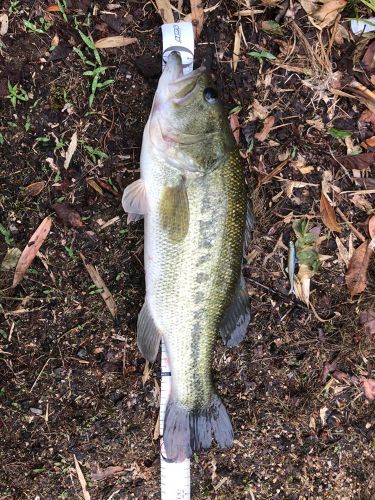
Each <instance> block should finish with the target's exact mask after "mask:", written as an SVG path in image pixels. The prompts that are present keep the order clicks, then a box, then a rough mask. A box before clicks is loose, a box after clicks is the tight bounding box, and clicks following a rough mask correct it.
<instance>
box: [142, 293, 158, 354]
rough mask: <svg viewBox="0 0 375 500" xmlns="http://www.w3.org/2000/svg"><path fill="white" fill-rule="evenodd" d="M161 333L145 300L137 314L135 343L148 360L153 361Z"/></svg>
mask: <svg viewBox="0 0 375 500" xmlns="http://www.w3.org/2000/svg"><path fill="white" fill-rule="evenodd" d="M160 340H161V334H160V332H159V330H158V328H157V327H156V325H155V322H154V319H153V317H152V315H151V312H150V308H149V306H148V304H147V302H145V303H144V304H143V307H142V309H141V312H140V313H139V315H138V323H137V345H138V348H139V350H140V351H141V353H142V356H143V357H144V358H145V359H147V360H148V361H151V362H152V361H155V358H156V356H157V355H158V351H159V345H160Z"/></svg>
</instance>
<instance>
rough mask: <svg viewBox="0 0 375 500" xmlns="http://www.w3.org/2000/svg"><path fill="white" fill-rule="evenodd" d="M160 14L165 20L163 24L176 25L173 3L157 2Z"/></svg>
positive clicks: (165, 0)
mask: <svg viewBox="0 0 375 500" xmlns="http://www.w3.org/2000/svg"><path fill="white" fill-rule="evenodd" d="M156 5H157V7H158V12H159V14H160V17H161V18H162V19H163V23H174V17H173V12H172V7H171V3H170V2H169V0H156Z"/></svg>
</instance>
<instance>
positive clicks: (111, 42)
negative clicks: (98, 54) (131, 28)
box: [95, 35, 138, 49]
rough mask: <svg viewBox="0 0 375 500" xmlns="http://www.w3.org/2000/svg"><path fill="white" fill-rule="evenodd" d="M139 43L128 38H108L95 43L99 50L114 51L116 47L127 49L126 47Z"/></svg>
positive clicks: (135, 39)
mask: <svg viewBox="0 0 375 500" xmlns="http://www.w3.org/2000/svg"><path fill="white" fill-rule="evenodd" d="M137 41H138V40H137V38H131V37H127V36H120V35H119V36H107V37H106V38H101V39H100V40H98V41H97V42H95V47H96V48H97V49H112V48H114V47H126V45H130V44H132V43H135V42H137Z"/></svg>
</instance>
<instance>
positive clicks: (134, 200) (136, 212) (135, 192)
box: [122, 179, 148, 223]
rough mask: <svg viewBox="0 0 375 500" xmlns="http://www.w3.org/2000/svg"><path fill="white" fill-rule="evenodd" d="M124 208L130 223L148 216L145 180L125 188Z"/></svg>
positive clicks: (123, 196)
mask: <svg viewBox="0 0 375 500" xmlns="http://www.w3.org/2000/svg"><path fill="white" fill-rule="evenodd" d="M122 206H123V208H124V211H125V212H127V213H128V219H127V222H128V223H129V222H132V221H135V220H139V219H141V218H142V216H143V215H144V214H147V211H148V204H147V195H146V187H145V183H144V181H143V179H138V180H136V181H134V182H132V183H131V184H129V186H127V187H126V188H125V190H124V194H123V195H122Z"/></svg>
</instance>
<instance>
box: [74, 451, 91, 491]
mask: <svg viewBox="0 0 375 500" xmlns="http://www.w3.org/2000/svg"><path fill="white" fill-rule="evenodd" d="M74 464H75V466H76V471H77V476H78V480H79V483H80V485H81V488H82V493H83V498H84V499H85V500H91V497H90V493H89V492H88V491H87V483H86V479H85V476H84V475H83V473H82V469H81V466H80V465H79V462H78V460H77V457H76V456H75V455H74Z"/></svg>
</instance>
